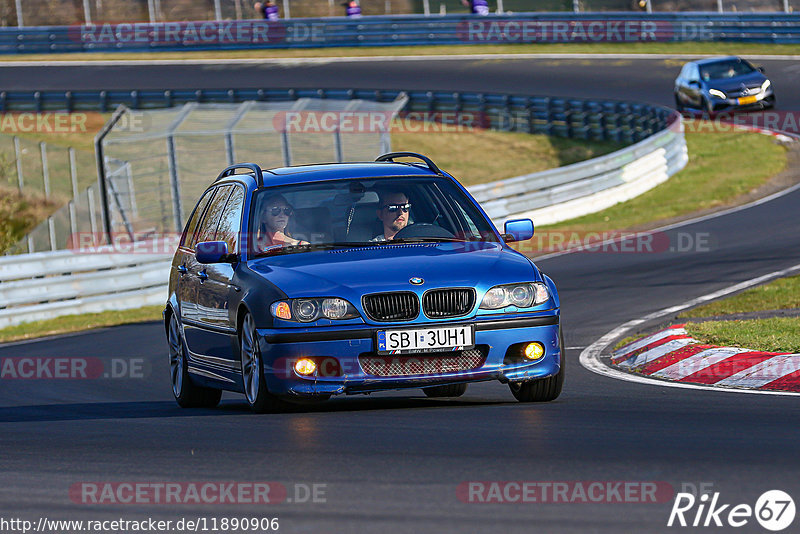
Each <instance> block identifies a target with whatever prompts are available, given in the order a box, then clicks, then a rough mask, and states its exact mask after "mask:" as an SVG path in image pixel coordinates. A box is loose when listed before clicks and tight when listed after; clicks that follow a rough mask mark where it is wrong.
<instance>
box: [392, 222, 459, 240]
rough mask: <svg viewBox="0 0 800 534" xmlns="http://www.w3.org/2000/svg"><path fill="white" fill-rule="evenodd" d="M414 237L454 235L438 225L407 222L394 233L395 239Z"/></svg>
mask: <svg viewBox="0 0 800 534" xmlns="http://www.w3.org/2000/svg"><path fill="white" fill-rule="evenodd" d="M415 237H451V238H452V237H455V235H453V234H452V233H450V232H449V231H447V230H445V229H444V228H442V227H441V226H439V225H436V224H431V223H415V224H409V225H408V226H406V227H405V228H403V229H402V230H400V231H399V232H397V233H396V234H394V238H395V239H402V238H415Z"/></svg>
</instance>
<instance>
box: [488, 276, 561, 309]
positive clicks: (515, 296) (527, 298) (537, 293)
mask: <svg viewBox="0 0 800 534" xmlns="http://www.w3.org/2000/svg"><path fill="white" fill-rule="evenodd" d="M549 298H550V293H549V292H548V291H547V286H546V285H544V284H543V283H541V282H531V283H524V284H506V285H502V286H494V287H493V288H491V289H490V290H489V291H487V292H486V295H484V297H483V301H482V302H481V309H483V310H499V309H500V308H505V307H506V306H516V307H517V308H530V307H531V306H538V305H539V304H542V303H544V302H547V299H549Z"/></svg>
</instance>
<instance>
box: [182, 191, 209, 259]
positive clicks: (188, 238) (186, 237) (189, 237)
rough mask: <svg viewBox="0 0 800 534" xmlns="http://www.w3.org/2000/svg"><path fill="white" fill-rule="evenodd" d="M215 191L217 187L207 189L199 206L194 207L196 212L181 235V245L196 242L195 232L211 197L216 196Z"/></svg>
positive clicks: (191, 244)
mask: <svg viewBox="0 0 800 534" xmlns="http://www.w3.org/2000/svg"><path fill="white" fill-rule="evenodd" d="M215 191H216V190H215V189H210V190H208V191H206V193H205V194H204V195H203V197H202V198H201V199H200V202H198V203H197V207H195V208H194V213H192V216H191V218H190V219H189V222H188V223H187V224H186V230H185V231H184V232H183V236H182V237H181V246H183V245H186V244H189V245H190V246H193V244H194V242H195V241H194V236H195V232H196V231H197V224H198V223H199V222H200V218H201V217H202V216H203V212H204V211H205V209H206V206H207V205H208V202H209V200H211V197H213V196H214V192H215Z"/></svg>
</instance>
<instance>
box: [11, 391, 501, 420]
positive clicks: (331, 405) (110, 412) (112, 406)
mask: <svg viewBox="0 0 800 534" xmlns="http://www.w3.org/2000/svg"><path fill="white" fill-rule="evenodd" d="M502 404H517V403H516V402H514V401H504V400H477V399H476V400H470V399H427V398H406V397H393V398H380V399H364V400H361V399H357V400H356V399H346V400H345V399H342V400H334V401H328V402H325V403H321V404H299V405H295V406H292V407H291V408H290V409H289V411H288V412H286V413H284V414H266V416H272V417H276V416H281V415H292V414H297V413H316V412H320V413H322V412H357V411H368V410H403V409H425V408H428V409H435V408H439V409H441V408H443V407H449V408H457V407H472V406H487V405H502ZM235 414H242V415H244V414H248V415H249V414H252V412H251V411H250V408H249V407H248V406H247V404H246V403H243V402H240V401H235V400H231V401H227V402H223V403H222V404H221V405H220V406H219V407H217V408H208V409H200V408H194V409H182V408H179V407H178V406H177V405H176V404H175V403H174V402H173V401H145V402H91V403H74V404H40V405H30V406H8V407H0V423H25V422H50V421H81V420H93V419H149V418H167V417H208V416H217V417H219V416H231V415H235ZM253 415H255V414H253Z"/></svg>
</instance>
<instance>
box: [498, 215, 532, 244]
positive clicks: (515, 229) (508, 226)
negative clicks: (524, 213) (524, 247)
mask: <svg viewBox="0 0 800 534" xmlns="http://www.w3.org/2000/svg"><path fill="white" fill-rule="evenodd" d="M503 226H504V228H503V232H504V234H503V239H504V240H505V241H506V242H507V243H508V242H514V241H527V240H528V239H530V238H532V237H533V221H532V220H530V219H512V220H510V221H506V223H505V225H503Z"/></svg>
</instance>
